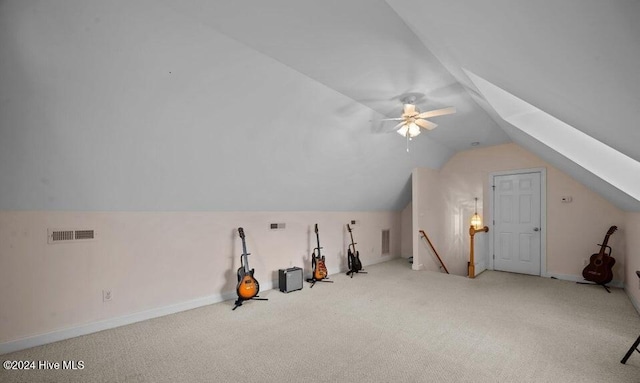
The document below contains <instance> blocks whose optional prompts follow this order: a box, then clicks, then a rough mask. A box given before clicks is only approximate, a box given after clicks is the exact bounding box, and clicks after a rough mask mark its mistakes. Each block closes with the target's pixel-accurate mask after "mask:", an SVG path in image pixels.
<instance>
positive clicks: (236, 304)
mask: <svg viewBox="0 0 640 383" xmlns="http://www.w3.org/2000/svg"><path fill="white" fill-rule="evenodd" d="M251 300H253V301H268V300H269V299H268V298H259V297H258V296H257V295H256V296H255V297H253V298H249V299H242V298H240V297H238V299H237V300H236V302H235V306H233V308H232V309H231V311H233V310H235V309H237V308H238V307H240V306H242V303H244V301H251Z"/></svg>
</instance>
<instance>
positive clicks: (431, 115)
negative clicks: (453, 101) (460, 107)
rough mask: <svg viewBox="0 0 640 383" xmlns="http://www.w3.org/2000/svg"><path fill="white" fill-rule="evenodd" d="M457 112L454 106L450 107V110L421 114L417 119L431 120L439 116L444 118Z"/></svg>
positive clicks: (443, 109)
mask: <svg viewBox="0 0 640 383" xmlns="http://www.w3.org/2000/svg"><path fill="white" fill-rule="evenodd" d="M455 112H456V108H454V107H453V106H450V107H448V108H442V109H436V110H430V111H428V112H423V113H420V114H419V115H418V116H417V118H431V117H438V116H444V115H447V114H452V113H455Z"/></svg>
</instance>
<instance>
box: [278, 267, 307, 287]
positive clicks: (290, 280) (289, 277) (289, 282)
mask: <svg viewBox="0 0 640 383" xmlns="http://www.w3.org/2000/svg"><path fill="white" fill-rule="evenodd" d="M278 285H279V286H280V291H282V292H283V293H288V292H290V291H296V290H301V289H302V269H301V268H299V267H291V268H288V269H280V270H278Z"/></svg>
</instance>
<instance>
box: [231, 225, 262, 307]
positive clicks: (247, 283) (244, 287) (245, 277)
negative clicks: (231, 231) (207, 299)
mask: <svg viewBox="0 0 640 383" xmlns="http://www.w3.org/2000/svg"><path fill="white" fill-rule="evenodd" d="M238 234H240V238H242V256H241V257H240V262H241V263H242V266H241V267H240V268H239V269H238V287H237V288H236V291H237V292H238V298H240V299H244V300H247V299H251V298H253V297H255V296H256V295H258V292H259V291H260V284H259V283H258V281H256V279H255V278H254V277H253V271H254V270H253V269H249V258H248V255H249V253H247V245H246V243H245V240H244V230H243V229H242V228H241V227H239V228H238Z"/></svg>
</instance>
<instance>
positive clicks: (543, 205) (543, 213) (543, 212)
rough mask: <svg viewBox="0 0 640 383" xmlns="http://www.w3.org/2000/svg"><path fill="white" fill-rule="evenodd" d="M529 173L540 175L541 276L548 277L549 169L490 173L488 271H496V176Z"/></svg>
mask: <svg viewBox="0 0 640 383" xmlns="http://www.w3.org/2000/svg"><path fill="white" fill-rule="evenodd" d="M527 173H540V276H541V277H548V276H549V274H548V273H547V169H546V168H529V169H514V170H504V171H499V172H491V173H489V184H488V185H489V194H490V195H491V198H489V219H488V220H487V222H488V223H489V224H488V225H487V226H489V227H490V228H491V230H489V257H488V258H489V263H488V265H487V269H489V270H495V269H494V267H493V259H494V257H495V253H494V250H493V248H494V243H493V241H494V235H493V234H494V231H495V230H494V229H495V225H494V217H495V211H494V208H495V202H494V200H495V188H494V187H493V186H494V184H493V178H494V177H496V176H510V175H516V174H527Z"/></svg>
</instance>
